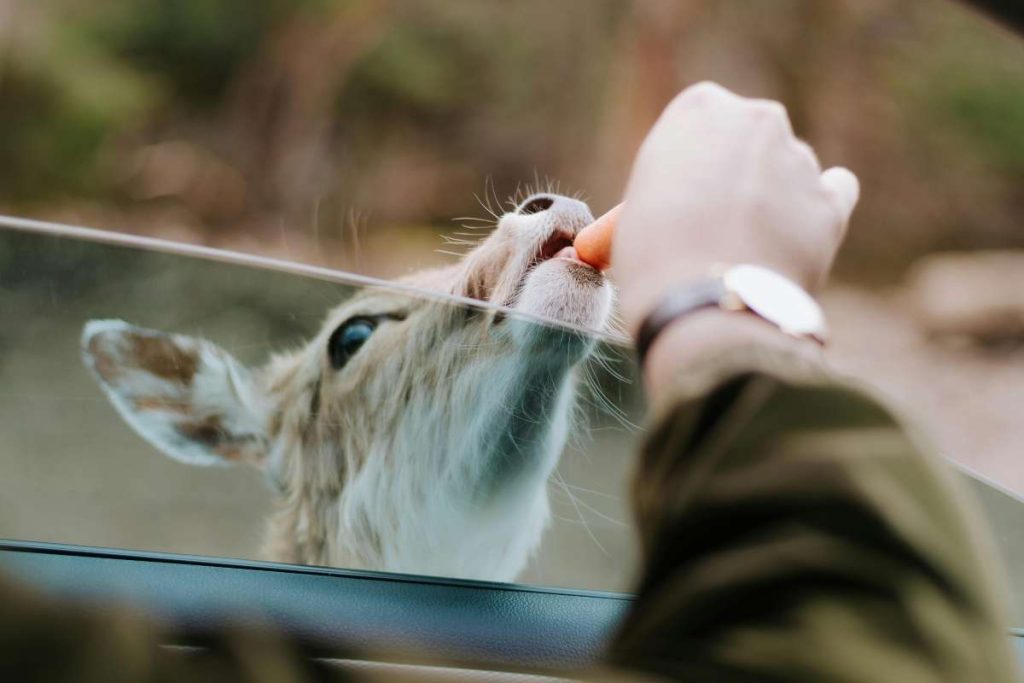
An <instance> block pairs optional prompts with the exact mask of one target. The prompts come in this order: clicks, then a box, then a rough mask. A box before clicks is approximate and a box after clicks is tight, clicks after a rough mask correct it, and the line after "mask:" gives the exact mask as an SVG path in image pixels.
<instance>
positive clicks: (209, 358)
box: [82, 194, 613, 581]
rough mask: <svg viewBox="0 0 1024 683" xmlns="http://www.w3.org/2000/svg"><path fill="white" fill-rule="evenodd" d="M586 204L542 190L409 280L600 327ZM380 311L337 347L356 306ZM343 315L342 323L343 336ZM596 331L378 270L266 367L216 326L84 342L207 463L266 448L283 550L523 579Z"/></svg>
mask: <svg viewBox="0 0 1024 683" xmlns="http://www.w3.org/2000/svg"><path fill="white" fill-rule="evenodd" d="M591 220H592V216H591V214H590V210H589V209H588V208H587V206H586V204H584V203H582V202H580V201H577V200H574V199H570V198H567V197H563V196H559V195H550V194H541V195H533V196H531V197H528V198H527V199H526V200H525V201H523V202H522V203H521V204H520V205H519V206H517V207H516V209H515V210H514V211H512V212H510V213H507V214H505V215H504V216H502V217H501V219H500V220H499V222H498V225H497V228H496V230H495V231H494V232H493V233H492V234H491V235H490V236H489V237H488V238H487V239H486V240H485V241H484V242H482V243H481V244H480V245H479V246H478V247H476V248H475V249H474V250H473V251H471V252H470V253H468V254H467V255H466V256H465V257H464V258H463V259H462V260H461V261H460V262H459V263H457V264H454V265H452V266H450V267H447V268H443V269H439V270H430V271H424V272H420V273H417V274H415V275H412V276H410V277H409V278H407V279H406V283H407V284H411V285H413V286H416V287H419V288H423V289H428V290H433V291H438V292H442V293H446V294H452V295H457V296H463V297H471V298H474V299H479V300H482V301H487V302H491V303H493V304H497V305H500V306H503V307H507V308H510V309H512V310H513V311H518V312H523V313H527V314H532V315H534V316H541V317H544V318H547V319H551V320H554V321H557V322H561V323H569V324H571V325H574V326H578V327H584V328H590V329H602V328H603V327H605V326H606V324H607V321H608V318H609V314H610V309H611V306H612V298H613V295H612V288H611V286H610V284H609V283H608V282H607V281H606V279H605V278H604V277H603V275H602V274H601V273H599V272H598V271H596V270H594V269H593V268H591V267H590V266H588V265H586V264H584V263H582V262H581V261H579V260H578V259H577V258H576V257H575V252H574V250H573V249H572V248H571V242H572V239H573V237H574V236H575V234H576V233H577V232H578V231H579V230H580V229H581V228H582V227H583V226H584V225H586V224H587V223H588V222H590V221H591ZM352 320H372V321H373V323H374V324H376V328H375V329H374V331H373V332H372V334H371V335H370V336H369V337H368V338H367V339H366V341H365V343H364V344H363V345H362V346H361V347H359V348H358V350H357V351H356V352H355V353H353V354H352V355H351V357H350V358H348V359H347V361H345V362H344V363H343V364H341V365H340V367H336V366H337V365H338V364H337V363H332V356H331V351H330V349H329V348H328V346H329V344H336V339H337V335H336V334H335V332H336V330H340V329H341V326H343V325H345V323H346V321H352ZM332 335H333V336H332ZM591 347H592V341H590V339H589V337H588V336H587V335H585V334H581V333H580V332H578V331H575V330H573V329H571V328H569V327H567V326H557V325H556V326H543V325H538V324H536V323H533V322H530V321H528V320H526V319H523V318H520V317H519V316H517V315H515V314H512V315H505V314H504V313H502V312H501V311H499V310H495V309H491V308H479V309H477V308H472V307H468V306H454V305H451V303H445V302H443V301H438V300H437V299H436V298H434V299H432V298H430V297H418V296H414V295H411V294H408V293H402V292H401V291H395V290H388V289H384V288H368V289H365V290H363V291H362V292H360V293H359V294H357V295H356V296H353V297H352V298H351V299H349V300H347V301H345V302H344V303H343V304H341V305H340V306H339V307H337V308H336V309H334V310H333V311H331V312H330V314H329V315H328V316H327V320H326V322H325V324H324V325H323V327H322V329H321V331H320V333H319V334H318V335H317V336H316V337H315V338H314V339H313V340H311V341H310V342H309V343H308V344H307V345H306V346H305V347H303V348H301V349H299V350H298V351H296V352H294V353H289V354H285V355H280V356H276V357H274V358H273V359H272V360H271V361H270V362H269V363H268V364H267V365H266V366H264V367H262V368H258V369H255V370H250V369H247V368H245V367H243V366H242V365H241V364H240V363H239V362H237V361H236V360H235V359H234V358H233V357H232V356H231V355H230V354H229V353H227V352H226V351H224V350H223V349H221V348H219V347H217V346H215V345H214V344H212V343H211V342H209V341H206V340H203V339H197V338H191V337H185V336H181V335H176V334H168V333H164V332H157V331H152V330H147V329H142V328H138V327H134V326H132V325H129V324H127V323H124V322H121V321H112V320H97V321H91V322H89V323H88V324H87V325H86V327H85V330H84V333H83V337H82V352H83V357H84V360H85V362H86V364H87V365H88V367H89V368H91V370H92V371H93V373H94V374H95V376H96V378H97V379H98V381H99V383H100V384H101V386H102V387H103V389H104V390H105V392H106V394H107V396H108V397H109V399H110V401H111V402H112V403H113V404H114V406H115V407H116V408H117V410H118V412H119V413H120V414H121V416H122V417H123V418H124V419H125V420H126V421H127V422H128V423H129V424H130V425H131V426H132V427H133V428H134V429H135V430H136V431H137V432H138V433H139V434H140V435H142V436H143V437H144V438H145V439H146V440H148V441H149V442H150V443H152V444H153V445H154V446H156V447H157V448H159V449H160V450H162V451H163V452H164V453H166V454H167V455H169V456H171V457H172V458H175V459H177V460H180V461H183V462H187V463H191V464H195V465H224V464H231V463H235V462H245V463H248V464H250V465H254V466H256V467H259V468H261V469H262V470H263V471H264V473H265V475H266V479H267V481H268V483H269V484H270V486H271V489H272V490H273V493H274V495H275V499H276V512H275V513H274V515H273V516H272V518H271V519H270V523H269V529H268V538H267V547H266V554H267V555H268V557H269V558H270V559H274V560H278V561H285V562H300V563H306V564H318V565H333V566H342V567H354V568H365V569H375V570H384V571H394V572H410V573H417V574H433V575H444V576H456V577H466V578H476V579H488V580H498V581H505V580H511V579H514V578H515V577H516V575H517V574H518V573H519V572H520V570H521V569H522V568H523V566H524V565H525V563H526V562H527V561H528V559H529V558H530V557H531V555H532V554H533V553H534V551H535V550H536V548H537V546H538V544H539V542H540V539H541V535H542V533H543V531H544V528H545V527H546V525H547V523H548V520H549V517H550V512H549V507H548V498H547V487H546V483H547V480H548V477H549V475H550V474H551V473H552V471H553V469H554V467H555V465H556V464H557V461H558V458H559V455H560V453H561V451H562V449H563V446H564V444H565V441H566V437H567V431H568V428H569V417H570V412H571V408H572V404H573V399H574V393H575V382H576V378H575V374H576V373H575V372H574V369H575V368H576V366H578V365H579V363H580V362H581V361H582V360H583V359H584V358H586V357H587V355H588V354H589V353H590V351H591Z"/></svg>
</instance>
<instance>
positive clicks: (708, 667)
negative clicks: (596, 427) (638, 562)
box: [610, 348, 1017, 683]
mask: <svg viewBox="0 0 1024 683" xmlns="http://www.w3.org/2000/svg"><path fill="white" fill-rule="evenodd" d="M675 386H676V392H675V394H674V396H673V397H672V399H671V400H669V401H666V402H665V404H664V405H662V406H659V407H656V409H655V410H656V417H655V419H654V421H653V426H652V429H651V432H650V435H649V438H648V439H647V442H646V445H645V447H644V449H643V451H642V453H641V456H640V460H639V463H638V468H637V474H636V479H635V489H634V501H635V509H636V519H637V522H638V525H639V528H640V535H641V544H642V553H643V563H642V566H643V570H642V575H641V577H640V580H639V585H638V588H637V592H638V598H637V602H636V604H635V607H634V609H633V610H632V612H631V614H630V615H629V617H628V619H627V620H626V623H625V625H624V626H623V627H622V629H621V631H620V632H619V633H618V636H617V638H616V640H615V643H614V646H613V648H612V650H611V654H610V657H611V659H612V661H613V662H614V663H615V664H616V665H618V666H619V667H623V668H630V669H634V670H642V671H645V672H648V673H652V674H658V675H660V676H663V677H667V678H671V679H676V680H682V681H723V682H724V681H733V680H735V681H747V680H757V681H765V680H767V681H787V682H789V681H899V682H901V683H916V682H918V681H920V682H924V681H965V682H975V681H978V682H980V681H986V682H1001V681H1012V680H1017V679H1016V671H1015V663H1014V660H1013V656H1012V652H1011V650H1010V645H1009V641H1008V638H1007V635H1006V632H1005V630H1004V624H1005V621H1004V618H1003V615H1002V612H1001V609H1000V607H999V600H1000V597H1001V596H1002V597H1003V598H1004V599H1005V596H1006V594H1005V593H1003V592H1002V591H1001V590H1000V586H1001V585H1002V584H1001V581H1000V579H999V577H998V572H996V571H995V570H994V569H993V567H991V566H990V564H991V563H992V562H993V559H992V558H994V557H995V556H994V554H993V553H992V549H991V548H990V547H989V546H988V542H987V538H988V536H987V532H986V531H985V529H984V527H983V526H982V525H981V524H980V523H979V519H978V517H977V516H976V514H975V511H974V509H973V505H972V503H971V501H969V500H967V498H966V496H965V491H964V487H963V485H962V484H963V482H962V481H960V479H959V477H960V475H958V474H957V473H955V472H954V471H953V470H952V469H951V468H950V467H949V466H947V465H946V464H945V463H944V462H941V461H940V460H939V459H938V458H937V457H935V456H933V455H931V454H930V453H929V452H928V451H927V450H926V449H924V448H922V447H921V446H920V444H919V443H918V441H917V439H916V438H915V435H914V434H913V433H912V432H910V431H908V429H907V428H905V427H904V426H902V425H901V423H900V421H899V420H897V418H896V417H894V415H893V413H892V412H890V411H889V410H887V409H886V408H884V407H883V406H882V405H881V404H880V402H878V401H876V400H875V399H873V398H871V397H870V395H869V394H868V393H866V392H864V391H862V390H860V389H858V388H855V387H853V386H851V385H850V384H848V383H846V382H844V381H841V380H838V379H836V378H834V377H832V376H830V375H829V374H827V373H826V372H825V371H824V370H822V369H821V366H820V365H818V364H816V363H813V362H808V360H806V359H805V358H803V357H798V356H796V355H790V354H788V353H785V352H779V351H774V350H771V349H765V348H757V349H749V350H740V351H734V352H731V353H728V354H725V355H722V356H720V357H718V358H709V359H707V362H706V363H702V364H701V367H700V370H699V371H698V372H692V373H690V374H688V375H687V376H685V377H679V378H678V381H677V382H676V383H675Z"/></svg>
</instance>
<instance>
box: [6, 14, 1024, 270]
mask: <svg viewBox="0 0 1024 683" xmlns="http://www.w3.org/2000/svg"><path fill="white" fill-rule="evenodd" d="M702 79H713V80H718V81H720V82H722V83H724V84H725V85H726V86H728V87H731V88H734V89H736V90H738V91H739V92H741V93H743V94H748V95H753V96H760V97H773V98H778V99H781V100H783V101H784V102H785V103H786V104H787V106H788V107H789V109H790V112H791V115H792V118H793V120H794V122H795V125H796V127H797V129H798V132H799V133H800V134H801V135H802V136H804V137H806V138H808V140H809V141H810V142H811V143H812V144H814V145H815V147H816V148H817V149H818V150H819V152H820V153H821V155H822V158H823V161H824V162H825V163H829V164H833V163H843V164H846V165H849V166H850V167H851V168H853V169H854V170H855V171H856V172H858V174H859V175H860V176H861V178H862V180H863V184H864V190H865V192H864V195H863V200H862V206H861V207H860V209H859V211H858V215H857V218H856V221H855V225H854V229H853V231H852V234H851V239H850V242H849V244H848V246H847V249H846V250H845V251H844V254H843V258H842V260H841V263H840V268H841V272H842V273H844V274H845V275H846V276H847V277H852V278H855V279H873V278H878V277H881V278H889V277H892V276H893V275H894V274H898V273H900V272H901V271H902V270H903V269H904V268H905V267H906V266H907V264H908V263H909V262H910V261H912V260H913V259H914V258H915V257H916V256H917V255H920V254H921V253H924V252H927V251H931V250H935V249H947V248H978V247H993V246H1024V231H1021V230H1020V229H1019V228H1020V221H1021V214H1022V213H1024V182H1022V181H1024V44H1022V43H1021V42H1017V41H1015V39H1014V37H1013V36H1012V35H1011V34H1009V33H1008V32H1006V31H1003V30H1001V29H1000V28H998V27H996V26H994V25H992V24H990V23H989V22H987V21H986V20H984V19H982V18H979V17H978V16H976V15H973V14H972V13H970V12H969V11H968V10H966V9H964V8H963V7H959V6H958V5H957V3H955V2H952V1H950V0H910V1H907V2H899V1H897V0H835V2H830V3H822V2H820V0H785V1H784V2H783V1H781V0H780V1H779V2H774V3H749V2H744V1H743V0H718V1H716V2H712V1H710V0H687V1H682V0H635V1H634V2H631V3H625V2H620V1H618V0H564V1H562V2H558V3H551V2H549V1H547V0H521V1H519V2H516V3H507V2H500V1H499V0H479V1H474V2H462V1H458V0H344V1H341V0H338V1H335V0H176V1H175V2H160V1H158V0H145V1H141V2H128V1H127V0H96V1H94V2H86V1H85V0H14V5H13V11H12V12H8V14H7V15H6V18H5V17H2V16H0V126H2V129H3V131H4V133H3V134H2V135H0V159H2V160H3V163H2V164H0V208H2V209H4V210H6V211H9V212H16V213H21V214H28V215H33V216H40V217H52V218H59V219H63V220H74V221H81V222H86V223H91V224H95V225H100V226H103V227H112V228H117V229H125V230H131V231H135V232H145V233H154V232H159V233H162V234H167V235H170V236H173V237H175V238H179V239H192V240H195V241H200V242H207V243H215V244H220V245H224V246H232V247H236V248H242V249H248V250H256V251H260V250H263V251H268V250H271V248H270V247H269V246H267V245H269V244H275V245H276V244H279V243H280V242H282V241H284V240H282V239H279V236H280V235H281V234H282V233H281V231H282V230H283V229H284V228H282V226H288V230H289V231H290V232H289V234H288V235H287V238H288V239H287V241H288V244H289V245H290V246H289V248H290V249H291V251H290V252H289V254H288V255H290V256H292V257H296V258H310V259H314V258H315V254H312V251H315V250H316V249H322V248H327V247H323V246H322V245H323V240H332V239H333V240H337V239H340V238H342V237H344V236H345V234H346V231H347V230H349V226H350V225H351V223H352V222H353V217H359V216H362V217H364V218H363V222H365V223H368V225H369V226H371V227H372V228H373V230H375V231H386V230H387V227H388V226H392V225H417V224H418V225H444V227H445V229H449V228H450V227H451V224H450V223H448V222H447V221H448V219H449V218H450V217H452V216H462V215H467V214H469V215H480V214H481V213H482V211H483V209H481V207H479V206H478V204H477V199H475V198H474V195H480V196H481V199H482V200H483V202H484V203H486V204H489V205H490V206H491V208H492V209H494V210H500V207H499V206H496V205H497V204H501V203H502V202H503V201H504V198H505V197H506V196H507V195H509V194H510V193H512V192H513V191H514V190H515V189H516V187H517V186H518V185H520V184H521V183H531V182H534V181H535V180H540V181H544V180H545V179H546V178H553V179H555V180H560V181H563V182H564V187H565V188H567V189H568V190H569V191H575V190H580V191H583V192H584V193H585V194H586V195H587V196H588V198H590V199H591V201H592V203H593V204H594V208H595V210H602V209H604V208H606V207H607V206H608V205H610V204H611V203H612V202H614V201H615V200H616V199H617V197H618V196H619V193H620V192H621V189H622V187H623V184H624V182H625V178H626V174H627V172H628V167H629V163H630V160H631V158H632V155H633V153H634V151H635V149H636V146H637V144H638V143H639V141H640V139H641V138H642V135H643V134H644V131H645V130H646V129H647V127H648V126H649V125H650V124H651V123H652V122H653V120H654V118H655V117H656V116H657V114H658V113H659V111H660V109H661V108H662V107H663V106H664V104H665V102H666V101H667V100H668V99H669V98H670V97H671V96H672V95H673V94H674V93H675V92H677V91H678V90H679V89H680V88H682V87H684V86H685V85H686V84H688V83H691V82H693V81H696V80H702ZM483 195H486V196H487V198H486V199H483ZM365 217H368V218H365ZM357 222H358V221H357ZM431 229H432V230H437V228H436V227H435V228H431ZM261 245H262V246H261ZM297 245H298V246H297ZM303 248H305V249H306V251H303ZM332 248H333V247H332Z"/></svg>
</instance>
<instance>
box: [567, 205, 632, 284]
mask: <svg viewBox="0 0 1024 683" xmlns="http://www.w3.org/2000/svg"><path fill="white" fill-rule="evenodd" d="M620 213H622V204H619V205H618V206H615V207H614V208H612V209H611V210H610V211H608V213H606V214H604V215H603V216H601V217H600V218H598V219H597V220H596V221H594V222H593V223H591V224H590V225H588V226H587V227H585V228H583V229H582V230H580V232H579V234H577V235H576V240H575V241H574V242H573V246H575V247H576V255H577V256H578V257H579V259H580V260H581V261H583V262H584V263H588V264H590V265H591V266H593V267H594V268H597V269H598V270H608V267H609V266H610V265H611V260H612V235H613V234H614V233H615V226H616V224H617V223H618V222H619V214H620Z"/></svg>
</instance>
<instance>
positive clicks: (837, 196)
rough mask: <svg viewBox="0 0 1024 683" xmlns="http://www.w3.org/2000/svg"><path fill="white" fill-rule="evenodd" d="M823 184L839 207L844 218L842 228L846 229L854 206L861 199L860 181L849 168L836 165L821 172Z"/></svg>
mask: <svg viewBox="0 0 1024 683" xmlns="http://www.w3.org/2000/svg"><path fill="white" fill-rule="evenodd" d="M821 184H822V185H823V186H824V188H825V192H826V193H828V195H829V197H830V198H831V199H832V202H833V203H834V204H835V206H836V208H838V209H839V211H840V215H841V216H842V218H843V222H842V229H843V230H846V225H847V224H848V223H849V222H850V215H851V214H852V213H853V208H854V207H855V206H857V200H858V199H860V181H858V180H857V176H855V175H854V174H853V172H852V171H850V170H849V169H846V168H843V167H842V166H835V167H833V168H830V169H828V170H827V171H825V172H824V173H822V174H821Z"/></svg>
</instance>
